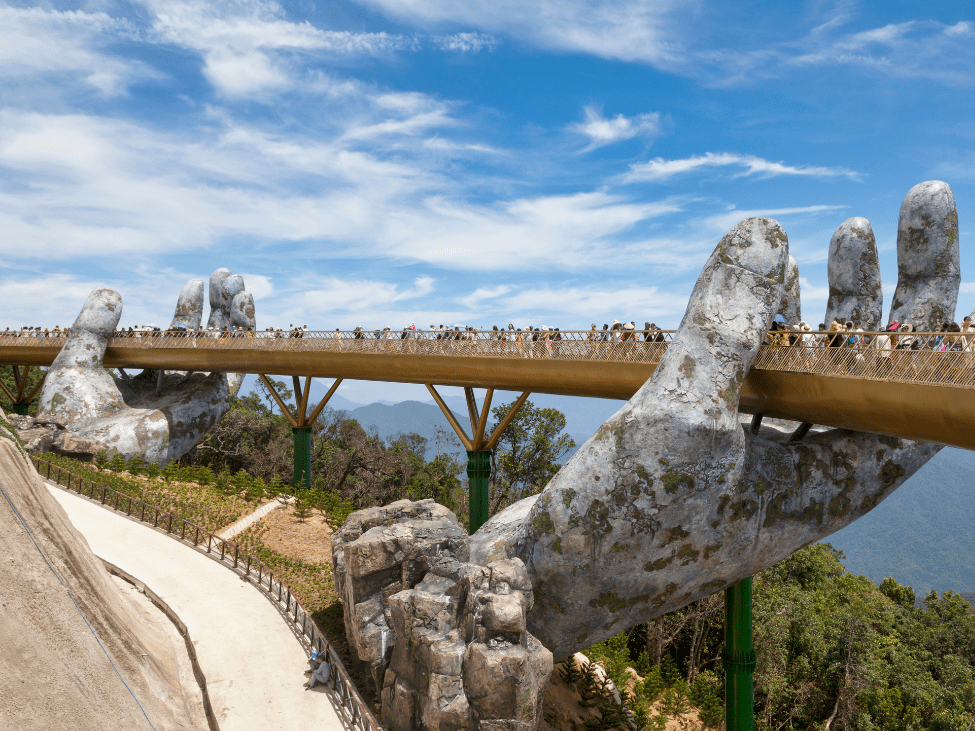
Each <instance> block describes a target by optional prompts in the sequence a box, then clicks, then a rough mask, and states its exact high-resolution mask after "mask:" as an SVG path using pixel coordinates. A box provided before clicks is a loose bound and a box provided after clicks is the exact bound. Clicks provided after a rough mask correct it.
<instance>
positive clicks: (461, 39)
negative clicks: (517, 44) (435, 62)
mask: <svg viewBox="0 0 975 731" xmlns="http://www.w3.org/2000/svg"><path fill="white" fill-rule="evenodd" d="M433 40H434V42H435V43H439V44H440V49H441V50H443V51H456V52H458V53H479V52H480V51H481V50H482V49H485V48H486V49H487V50H488V51H493V50H494V49H495V48H497V47H498V44H499V43H500V41H499V40H498V39H497V38H495V37H494V36H489V35H485V34H483V33H454V34H453V35H449V36H437V37H435V38H434V39H433Z"/></svg>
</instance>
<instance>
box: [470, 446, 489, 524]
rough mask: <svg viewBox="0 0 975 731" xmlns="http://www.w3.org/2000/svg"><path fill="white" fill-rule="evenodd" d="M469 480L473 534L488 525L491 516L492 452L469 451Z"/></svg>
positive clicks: (482, 450) (481, 450)
mask: <svg viewBox="0 0 975 731" xmlns="http://www.w3.org/2000/svg"><path fill="white" fill-rule="evenodd" d="M467 478H468V481H469V483H470V496H469V502H470V513H469V515H470V529H469V532H470V533H471V534H472V535H473V533H474V532H475V531H476V530H477V529H478V528H480V527H481V526H482V525H484V524H485V523H487V521H488V518H489V517H491V516H490V514H489V502H488V486H489V483H490V479H491V452H490V451H489V450H484V449H479V450H468V452H467Z"/></svg>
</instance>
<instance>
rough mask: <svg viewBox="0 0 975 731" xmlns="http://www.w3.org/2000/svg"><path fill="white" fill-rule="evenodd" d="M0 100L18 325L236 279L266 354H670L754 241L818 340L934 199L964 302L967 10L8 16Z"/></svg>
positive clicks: (11, 8) (501, 4) (287, 5)
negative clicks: (349, 346) (294, 338)
mask: <svg viewBox="0 0 975 731" xmlns="http://www.w3.org/2000/svg"><path fill="white" fill-rule="evenodd" d="M0 95H2V96H0V249H2V257H0V284H2V287H3V291H4V293H5V298H4V320H5V322H4V326H8V325H9V326H20V325H22V324H42V325H49V326H51V325H54V324H61V325H67V324H69V323H70V322H71V321H72V320H73V318H74V317H75V315H76V314H77V311H78V308H79V306H80V304H81V303H82V302H83V301H84V298H85V296H86V295H87V293H88V292H89V291H91V289H93V288H94V287H96V286H99V285H108V286H111V287H113V288H115V289H117V290H118V291H119V292H120V293H121V294H122V297H123V301H124V313H123V316H122V322H123V325H134V324H139V323H145V322H154V323H161V324H166V323H168V321H169V318H170V317H171V315H172V310H173V307H174V305H175V301H176V297H177V295H178V293H179V290H180V288H181V286H182V284H183V283H184V282H185V281H186V280H187V279H190V278H194V277H201V278H206V277H208V276H209V274H210V272H212V271H213V270H214V269H216V268H217V267H221V266H226V267H230V268H231V269H232V270H233V271H234V272H235V273H241V274H243V275H244V277H245V280H246V283H247V286H248V289H249V290H250V291H252V292H253V293H254V295H255V297H256V299H257V310H258V326H259V327H260V328H264V327H267V326H269V325H275V326H287V325H288V324H289V323H295V324H302V325H308V327H309V328H312V329H318V328H323V329H332V328H335V327H342V328H351V327H354V326H356V325H362V326H364V327H368V328H373V327H381V326H385V325H389V326H391V327H402V326H404V325H407V324H409V323H410V322H416V323H417V325H418V326H427V325H429V324H431V323H435V324H438V325H439V324H440V323H444V324H467V325H474V326H490V325H493V324H498V325H503V324H507V323H508V322H512V323H514V324H515V325H516V326H524V325H528V324H532V325H536V326H537V325H552V326H558V327H561V328H563V329H572V328H587V327H588V326H589V324H590V323H593V322H595V323H598V324H600V325H601V324H602V323H603V322H612V319H613V318H619V319H620V320H630V319H634V320H636V321H637V322H638V323H642V322H644V321H647V320H649V321H653V322H656V323H657V324H658V325H661V326H664V327H674V326H676V325H677V323H678V322H679V321H680V317H681V315H682V314H683V310H684V307H685V304H686V300H687V297H688V295H689V293H690V290H691V288H692V286H693V283H694V281H695V279H696V277H697V275H698V273H699V271H700V268H701V266H702V265H703V263H704V261H705V259H706V258H707V256H708V254H709V253H710V252H711V250H712V249H713V248H714V246H715V244H716V243H717V241H718V240H719V239H720V238H721V236H722V235H723V234H724V233H725V232H726V231H727V230H728V229H729V228H730V227H731V226H733V225H734V224H735V223H737V222H738V221H739V220H741V219H742V218H746V217H748V216H752V215H767V216H771V217H773V218H775V219H777V220H778V221H779V222H780V223H781V224H782V225H783V227H784V228H785V230H786V232H787V233H788V235H789V239H790V246H791V251H792V253H793V255H794V256H796V258H797V259H798V261H799V265H800V274H801V277H802V280H801V281H802V288H803V298H802V299H803V310H804V312H803V314H804V317H805V318H806V319H807V320H810V321H812V322H813V324H815V323H817V322H818V321H819V320H820V319H821V317H822V313H823V311H824V309H825V301H826V295H827V278H826V252H827V247H828V244H829V239H830V236H831V235H832V233H833V231H834V230H835V229H836V227H837V226H839V225H840V224H841V223H842V222H843V221H844V220H846V219H847V218H849V217H852V216H864V217H866V218H868V219H869V220H870V222H871V224H872V226H873V229H874V231H875V233H876V235H877V240H878V244H879V247H880V250H881V260H882V269H883V278H884V289H885V293H886V295H887V299H888V301H889V298H890V296H891V295H892V293H893V288H894V285H895V281H896V248H895V235H896V226H897V213H898V209H899V207H900V203H901V201H902V199H903V197H904V195H905V193H906V192H907V191H908V190H909V189H910V187H911V186H913V185H915V184H916V183H919V182H921V181H924V180H932V179H940V180H945V181H947V182H948V183H949V184H950V185H951V186H952V189H953V190H954V193H955V198H956V200H957V203H958V210H959V219H960V228H961V245H962V262H963V281H964V282H966V283H965V284H963V287H962V296H961V298H960V302H959V311H962V310H963V311H964V313H965V314H967V313H968V312H969V311H971V310H972V309H973V307H975V269H972V267H971V266H969V264H968V261H967V259H968V256H967V255H968V254H969V252H970V251H971V247H970V245H969V244H968V241H969V236H970V233H971V231H972V223H971V222H972V220H973V218H975V216H973V213H975V115H973V107H975V104H973V100H975V12H973V11H972V9H971V4H970V3H963V2H942V3H937V4H919V3H915V2H911V3H908V2H882V3H866V2H806V3H801V4H797V3H755V2H734V3H731V2H721V3H718V2H714V3H705V2H681V1H679V0H673V1H664V2H638V1H635V0H607V1H601V0H558V1H557V2H556V1H555V0H541V1H539V2H530V1H528V0H519V1H514V0H492V2H490V3H486V2H470V1H469V0H439V1H434V0H361V1H360V2H337V3H323V2H312V1H310V0H302V1H300V2H282V3H273V2H264V1H262V0H240V1H239V2H226V3H221V2H210V1H208V2H197V1H187V0H145V1H143V2H114V1H112V0H106V1H105V2H100V1H98V0H94V1H92V2H52V3H34V2H32V3H20V2H9V1H8V2H6V3H3V0H0ZM959 316H960V315H959ZM390 388H393V387H390ZM392 393H393V392H392V391H390V392H389V394H392ZM424 393H425V391H424ZM389 394H387V396H388V395H389ZM352 397H353V395H350V398H352ZM379 397H383V396H382V395H380V396H379Z"/></svg>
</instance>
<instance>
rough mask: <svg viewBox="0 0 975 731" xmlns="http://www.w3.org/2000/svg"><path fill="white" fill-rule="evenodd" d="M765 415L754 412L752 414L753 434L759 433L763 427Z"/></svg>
mask: <svg viewBox="0 0 975 731" xmlns="http://www.w3.org/2000/svg"><path fill="white" fill-rule="evenodd" d="M764 416H765V415H764V414H754V415H753V416H752V426H751V432H752V434H758V432H759V430H760V429H761V428H762V417H764Z"/></svg>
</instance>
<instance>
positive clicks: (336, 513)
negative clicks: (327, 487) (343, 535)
mask: <svg viewBox="0 0 975 731" xmlns="http://www.w3.org/2000/svg"><path fill="white" fill-rule="evenodd" d="M319 509H320V510H321V511H322V515H324V516H325V519H326V520H327V521H328V524H329V526H331V528H332V530H333V531H334V530H338V529H339V528H341V527H342V526H343V525H345V519H346V518H348V517H349V515H351V514H352V513H354V512H355V511H356V510H357V508H356V506H355V503H353V502H352V501H351V500H346V499H345V498H343V497H342V496H341V495H340V494H339V493H338V492H335V491H334V490H333V491H332V492H326V493H322V495H321V500H320V502H319Z"/></svg>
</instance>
